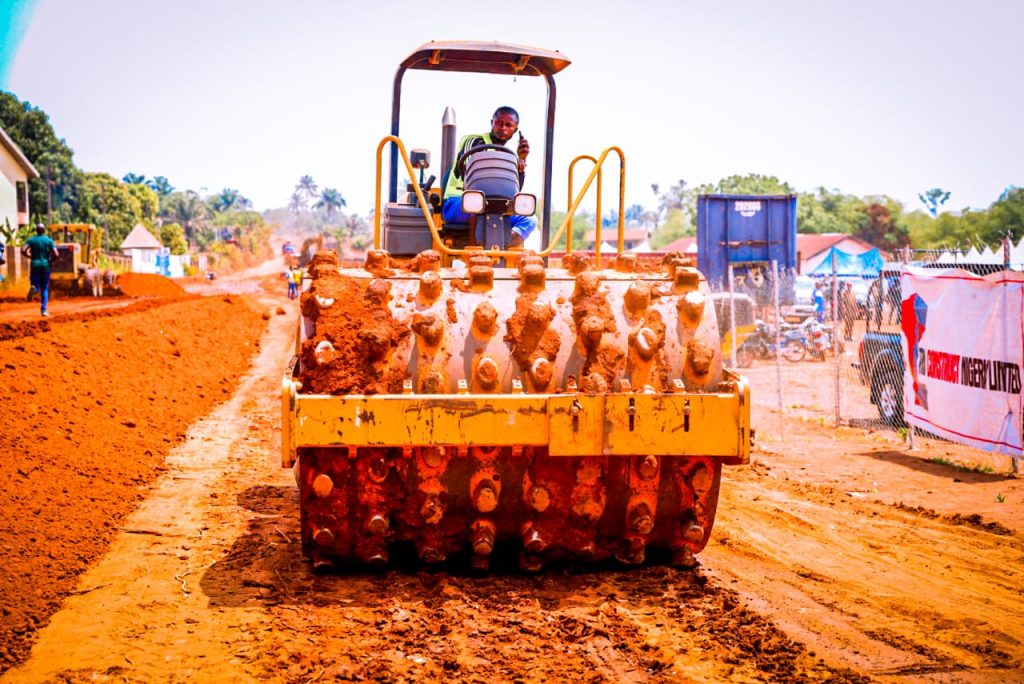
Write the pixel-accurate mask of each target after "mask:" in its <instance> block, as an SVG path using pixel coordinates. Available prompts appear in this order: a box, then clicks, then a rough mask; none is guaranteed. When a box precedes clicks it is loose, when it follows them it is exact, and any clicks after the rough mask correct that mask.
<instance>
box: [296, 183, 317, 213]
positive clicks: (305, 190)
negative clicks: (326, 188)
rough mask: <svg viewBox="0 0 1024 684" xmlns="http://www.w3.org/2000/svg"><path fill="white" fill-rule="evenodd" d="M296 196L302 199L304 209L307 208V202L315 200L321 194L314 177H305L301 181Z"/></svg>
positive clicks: (297, 186)
mask: <svg viewBox="0 0 1024 684" xmlns="http://www.w3.org/2000/svg"><path fill="white" fill-rule="evenodd" d="M295 194H296V195H298V196H299V197H301V198H302V200H303V208H305V206H306V205H305V203H306V202H308V201H309V200H311V199H315V198H316V197H317V196H318V195H319V194H320V188H319V187H318V186H317V184H316V181H315V180H313V177H312V176H303V177H302V178H300V179H299V184H298V185H296V186H295Z"/></svg>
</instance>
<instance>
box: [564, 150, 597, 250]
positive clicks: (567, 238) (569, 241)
mask: <svg viewBox="0 0 1024 684" xmlns="http://www.w3.org/2000/svg"><path fill="white" fill-rule="evenodd" d="M581 159H586V160H588V161H592V162H594V164H595V165H596V164H597V159H595V158H594V157H591V156H590V155H589V154H581V155H580V156H578V157H576V158H575V159H573V160H572V161H571V162H569V198H568V201H566V203H565V206H567V207H568V206H570V205H571V204H572V171H573V169H574V168H576V162H578V161H580V160H581ZM602 194H603V193H602V192H601V171H600V167H598V171H597V216H598V220H597V225H596V226H595V227H594V232H595V235H596V236H597V238H598V239H600V237H601V195H602ZM571 252H572V230H571V229H570V230H569V232H568V233H566V235H565V253H566V254H569V253H571Z"/></svg>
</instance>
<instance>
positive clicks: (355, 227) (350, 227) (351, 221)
mask: <svg viewBox="0 0 1024 684" xmlns="http://www.w3.org/2000/svg"><path fill="white" fill-rule="evenodd" d="M341 227H342V228H343V229H344V231H345V236H346V237H348V238H353V237H355V236H356V234H358V233H362V232H363V231H365V230H366V228H367V225H366V222H365V221H363V219H361V218H359V216H357V215H356V214H349V215H348V216H346V217H345V218H344V219H343V220H342V222H341Z"/></svg>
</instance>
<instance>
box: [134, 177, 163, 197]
mask: <svg viewBox="0 0 1024 684" xmlns="http://www.w3.org/2000/svg"><path fill="white" fill-rule="evenodd" d="M125 182H127V181H125ZM146 185H148V186H149V188H150V189H151V190H152V191H153V192H155V193H156V194H158V195H159V196H160V197H167V196H168V195H170V194H171V193H172V192H174V186H173V185H171V183H170V181H168V180H167V178H165V177H164V176H156V177H154V178H153V179H152V180H148V181H146Z"/></svg>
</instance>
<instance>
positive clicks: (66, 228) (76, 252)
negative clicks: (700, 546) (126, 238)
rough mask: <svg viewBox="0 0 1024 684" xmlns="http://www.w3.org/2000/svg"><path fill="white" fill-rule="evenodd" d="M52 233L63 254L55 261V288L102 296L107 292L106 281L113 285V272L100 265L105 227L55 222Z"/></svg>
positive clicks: (52, 274) (72, 292) (55, 289)
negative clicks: (105, 289) (105, 288)
mask: <svg viewBox="0 0 1024 684" xmlns="http://www.w3.org/2000/svg"><path fill="white" fill-rule="evenodd" d="M49 233H50V237H51V238H52V239H53V241H54V242H55V243H57V254H58V255H59V257H58V259H57V260H56V261H55V262H54V263H53V264H52V265H51V275H50V287H51V289H53V290H54V291H56V292H63V293H67V294H72V295H78V294H92V295H93V296H97V297H98V296H102V295H103V292H104V285H107V286H108V287H109V286H112V285H113V280H114V279H113V272H112V271H111V272H107V271H109V269H106V270H104V269H101V268H100V266H99V257H100V252H101V247H100V246H101V245H102V241H103V229H102V228H98V227H96V226H94V225H92V224H91V223H51V224H50V226H49Z"/></svg>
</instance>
